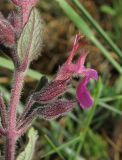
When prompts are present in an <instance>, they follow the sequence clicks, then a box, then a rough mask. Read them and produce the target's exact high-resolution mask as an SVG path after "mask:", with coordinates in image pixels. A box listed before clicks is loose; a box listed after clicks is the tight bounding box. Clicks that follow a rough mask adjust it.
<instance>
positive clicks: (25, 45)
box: [17, 8, 43, 62]
mask: <svg viewBox="0 0 122 160" xmlns="http://www.w3.org/2000/svg"><path fill="white" fill-rule="evenodd" d="M42 26H43V25H42V20H41V18H40V14H39V12H38V10H37V9H36V8H33V9H32V11H31V14H30V17H29V19H28V22H27V24H26V25H25V27H24V29H23V31H22V34H21V36H20V39H19V41H18V47H17V50H18V56H19V57H20V60H21V61H22V62H23V61H24V60H26V61H29V62H31V61H32V60H34V59H36V58H37V57H38V55H39V54H40V51H41V48H42V32H43V29H42V28H43V27H42Z"/></svg>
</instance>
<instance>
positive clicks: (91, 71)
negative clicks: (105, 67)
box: [80, 69, 98, 80]
mask: <svg viewBox="0 0 122 160" xmlns="http://www.w3.org/2000/svg"><path fill="white" fill-rule="evenodd" d="M80 73H81V74H82V75H83V76H84V77H88V78H89V79H90V78H92V79H95V80H98V74H97V71H96V70H94V69H82V70H81V72H80Z"/></svg>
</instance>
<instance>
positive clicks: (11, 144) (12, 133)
mask: <svg viewBox="0 0 122 160" xmlns="http://www.w3.org/2000/svg"><path fill="white" fill-rule="evenodd" d="M24 75H25V73H24V72H21V71H19V70H16V71H15V73H14V80H13V87H12V90H11V99H10V106H9V107H10V108H9V114H8V128H7V140H6V160H14V154H15V144H16V140H17V135H16V115H17V107H18V105H19V100H20V97H21V91H22V87H23V81H24Z"/></svg>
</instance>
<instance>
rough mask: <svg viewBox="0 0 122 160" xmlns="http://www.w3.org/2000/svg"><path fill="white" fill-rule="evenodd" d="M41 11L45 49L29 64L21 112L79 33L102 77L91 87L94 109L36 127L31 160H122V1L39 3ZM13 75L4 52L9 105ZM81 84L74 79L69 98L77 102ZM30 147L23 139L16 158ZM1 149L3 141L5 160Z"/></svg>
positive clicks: (0, 62) (2, 82) (1, 77)
mask: <svg viewBox="0 0 122 160" xmlns="http://www.w3.org/2000/svg"><path fill="white" fill-rule="evenodd" d="M37 7H38V9H39V10H40V13H41V17H42V18H43V20H44V35H45V36H44V47H43V51H42V54H41V56H40V58H39V59H38V60H37V61H34V62H33V63H32V64H31V70H30V71H29V72H28V76H27V77H26V80H25V87H24V90H23V95H22V103H21V104H20V108H19V112H22V108H23V104H24V102H25V100H26V97H27V96H28V94H29V93H30V92H31V91H32V90H33V89H34V87H35V85H36V84H37V83H38V80H39V79H40V77H41V76H42V75H47V76H49V77H50V78H52V77H53V76H54V74H55V73H56V71H57V69H58V67H59V66H60V65H61V64H63V63H64V62H65V60H66V59H67V57H68V54H69V51H70V49H71V44H72V40H73V38H74V36H75V34H77V33H78V32H81V33H82V34H84V35H86V38H87V40H88V42H89V44H88V46H87V49H88V50H89V52H90V53H89V55H88V58H87V62H86V66H88V67H91V68H94V69H96V70H97V71H98V73H99V81H98V82H97V83H96V82H93V81H91V83H90V84H89V86H88V87H89V89H90V91H91V93H92V96H93V98H94V106H93V107H92V108H91V109H89V110H84V111H83V110H81V109H80V107H79V106H76V107H75V109H74V110H73V111H72V112H71V113H69V114H67V115H66V116H64V117H61V118H59V119H56V120H53V121H50V122H48V121H44V120H40V119H37V120H36V121H34V122H33V127H34V128H35V130H37V132H38V141H37V142H36V149H35V153H34V157H33V160H121V159H122V118H121V116H122V0H39V3H38V5H37ZM13 9H15V7H14V6H13V5H12V4H11V3H10V2H8V1H6V0H4V1H0V10H1V12H3V13H4V15H5V16H7V15H8V13H9V12H10V11H11V10H13ZM6 51H7V50H6ZM76 58H77V57H76ZM12 70H13V65H12V63H11V61H10V60H9V59H8V58H7V57H5V55H4V53H3V52H2V51H0V90H1V91H2V92H3V93H4V96H5V99H6V103H7V101H8V99H9V96H10V95H9V93H10V88H11V85H10V84H11V81H12ZM77 83H78V80H77V79H74V80H73V84H72V88H71V89H70V91H69V94H70V96H75V87H76V86H77ZM27 143H28V137H27V134H25V135H23V137H22V138H21V139H20V140H19V142H18V144H17V155H18V154H19V153H20V152H21V151H23V150H24V148H25V147H26V145H27ZM3 144H4V139H2V138H1V139H0V147H1V155H2V154H3V153H4V152H3Z"/></svg>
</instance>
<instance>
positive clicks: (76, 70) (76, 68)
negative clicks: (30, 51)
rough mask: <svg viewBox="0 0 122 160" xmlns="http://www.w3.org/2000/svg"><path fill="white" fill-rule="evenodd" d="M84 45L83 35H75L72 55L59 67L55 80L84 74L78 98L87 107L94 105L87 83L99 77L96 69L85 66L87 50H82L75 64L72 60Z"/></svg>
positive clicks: (79, 86) (82, 105)
mask: <svg viewBox="0 0 122 160" xmlns="http://www.w3.org/2000/svg"><path fill="white" fill-rule="evenodd" d="M83 45H84V41H83V37H82V36H81V35H80V34H78V35H76V37H75V41H74V44H73V47H72V50H71V52H70V55H69V57H68V59H67V61H66V63H65V64H64V65H63V66H62V67H61V68H60V69H59V71H58V73H57V75H56V77H55V80H67V79H71V78H72V76H74V75H78V76H79V75H82V76H83V79H82V81H81V82H80V84H79V85H78V87H77V89H76V98H77V100H78V102H79V104H80V106H81V108H83V109H86V108H89V107H91V106H92V104H93V100H92V98H91V96H90V93H89V91H88V89H87V84H88V82H89V81H90V79H95V80H97V79H98V74H97V72H96V70H94V69H87V68H85V66H84V62H85V59H86V56H87V54H88V53H87V52H86V51H84V50H83V51H81V54H80V57H79V59H78V60H77V62H76V63H75V64H73V63H72V60H73V58H74V56H75V54H76V52H77V51H78V49H79V48H80V47H81V46H83Z"/></svg>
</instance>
